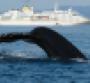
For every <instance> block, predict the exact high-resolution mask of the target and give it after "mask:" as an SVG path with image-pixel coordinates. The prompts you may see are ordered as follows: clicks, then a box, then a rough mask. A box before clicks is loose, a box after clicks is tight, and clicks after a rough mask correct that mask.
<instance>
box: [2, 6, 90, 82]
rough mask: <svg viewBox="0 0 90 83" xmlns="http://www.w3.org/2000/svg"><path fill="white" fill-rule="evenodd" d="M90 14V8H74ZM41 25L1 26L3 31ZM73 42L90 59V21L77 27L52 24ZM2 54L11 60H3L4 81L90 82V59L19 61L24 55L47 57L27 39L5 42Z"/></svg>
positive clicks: (21, 30)
mask: <svg viewBox="0 0 90 83" xmlns="http://www.w3.org/2000/svg"><path fill="white" fill-rule="evenodd" d="M74 9H76V10H78V11H79V12H81V14H83V15H84V16H86V17H88V18H89V17H90V15H89V14H90V7H83V8H82V7H77V8H74ZM36 27H37V26H0V34H2V33H9V32H27V31H31V30H32V29H34V28H36ZM48 27H49V28H51V29H53V30H55V31H57V32H58V33H60V34H62V35H63V36H64V37H66V38H67V39H68V40H69V41H71V42H72V43H73V44H74V45H75V46H76V47H77V48H78V49H79V50H81V51H82V53H84V54H85V56H86V57H88V59H90V24H80V25H73V26H48ZM0 53H3V56H4V57H7V55H8V57H10V59H7V60H2V59H1V60H0V83H90V61H88V62H68V63H63V62H60V61H53V60H50V61H49V60H47V61H46V60H31V61H30V60H19V59H18V60H15V59H14V58H11V57H12V56H13V57H18V56H19V57H21V58H47V54H46V53H45V52H44V50H42V49H41V48H40V47H39V46H37V45H36V44H32V43H30V44H28V43H26V42H23V41H17V42H13V43H1V44H0Z"/></svg>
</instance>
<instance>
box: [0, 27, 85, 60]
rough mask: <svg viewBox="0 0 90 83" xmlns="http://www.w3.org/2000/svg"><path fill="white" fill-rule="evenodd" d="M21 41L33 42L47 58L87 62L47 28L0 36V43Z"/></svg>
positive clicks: (63, 39)
mask: <svg viewBox="0 0 90 83" xmlns="http://www.w3.org/2000/svg"><path fill="white" fill-rule="evenodd" d="M17 40H23V41H25V42H28V43H30V42H34V43H36V44H37V45H39V46H40V47H41V48H42V49H44V50H45V51H46V52H47V56H48V57H49V58H55V59H58V60H59V59H62V60H63V59H64V60H70V59H72V58H82V59H84V60H87V58H86V57H85V56H84V54H83V53H81V51H80V50H78V49H77V48H76V47H75V46H74V45H73V44H72V43H71V42H69V41H68V40H67V39H66V38H65V37H63V36H62V35H61V34H58V33H57V32H55V31H54V30H51V29H49V28H47V27H37V28H35V29H34V30H32V31H31V32H25V33H19V32H16V33H9V34H2V35H1V36H0V42H15V41H17Z"/></svg>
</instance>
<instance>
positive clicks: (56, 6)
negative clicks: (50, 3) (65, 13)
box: [54, 0, 58, 12]
mask: <svg viewBox="0 0 90 83" xmlns="http://www.w3.org/2000/svg"><path fill="white" fill-rule="evenodd" d="M57 10H58V0H55V5H54V11H55V12H57Z"/></svg>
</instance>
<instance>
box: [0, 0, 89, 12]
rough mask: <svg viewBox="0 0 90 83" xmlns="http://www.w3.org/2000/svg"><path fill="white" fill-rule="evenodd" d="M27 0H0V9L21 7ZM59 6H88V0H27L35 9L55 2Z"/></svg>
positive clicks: (46, 6) (47, 6) (48, 6)
mask: <svg viewBox="0 0 90 83" xmlns="http://www.w3.org/2000/svg"><path fill="white" fill-rule="evenodd" d="M26 1H27V0H0V11H6V10H9V9H17V8H21V7H22V6H23V4H24V3H25V2H26ZM56 1H57V2H58V5H59V6H67V5H68V6H90V0H28V4H29V5H31V6H34V7H35V9H40V8H42V9H45V8H46V9H47V8H48V9H49V8H51V7H53V6H54V4H55V2H56Z"/></svg>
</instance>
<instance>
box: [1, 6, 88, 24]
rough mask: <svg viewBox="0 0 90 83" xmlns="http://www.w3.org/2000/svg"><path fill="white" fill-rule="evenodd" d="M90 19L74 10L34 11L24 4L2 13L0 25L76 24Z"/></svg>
mask: <svg viewBox="0 0 90 83" xmlns="http://www.w3.org/2000/svg"><path fill="white" fill-rule="evenodd" d="M88 22H89V19H88V18H86V17H84V16H82V15H81V14H79V13H78V12H77V11H75V10H72V9H71V8H70V9H68V10H58V9H57V8H56V7H55V8H54V10H49V11H42V12H34V8H33V7H30V6H23V7H22V8H21V9H16V10H8V11H7V12H3V13H1V14H0V25H76V24H81V23H88Z"/></svg>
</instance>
